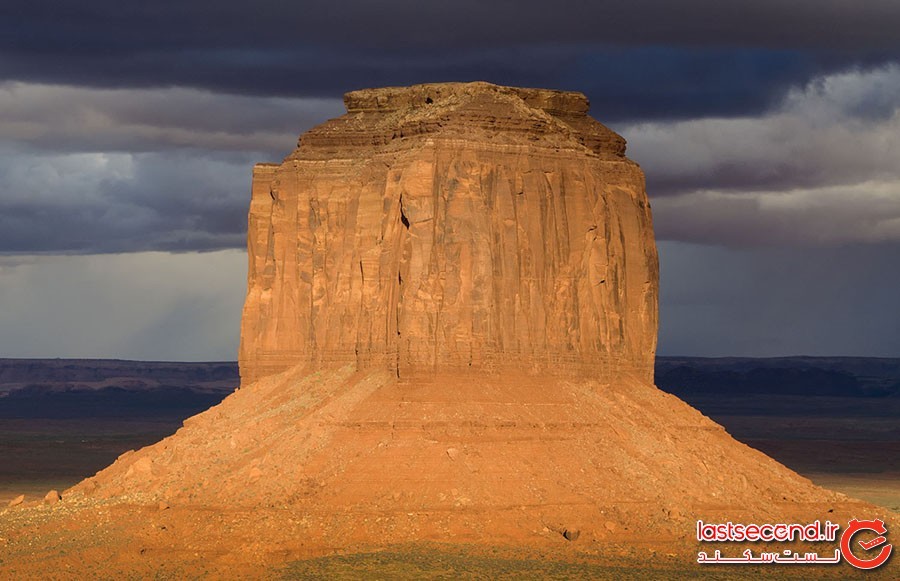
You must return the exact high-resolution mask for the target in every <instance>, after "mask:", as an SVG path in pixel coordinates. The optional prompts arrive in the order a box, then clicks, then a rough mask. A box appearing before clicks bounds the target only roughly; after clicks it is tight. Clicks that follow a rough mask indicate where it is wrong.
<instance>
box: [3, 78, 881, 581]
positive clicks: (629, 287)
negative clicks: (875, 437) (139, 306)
mask: <svg viewBox="0 0 900 581" xmlns="http://www.w3.org/2000/svg"><path fill="white" fill-rule="evenodd" d="M345 100H346V103H347V110H348V111H347V114H346V115H344V116H342V117H340V118H338V119H334V120H331V121H328V122H326V123H324V124H323V125H320V126H319V127H317V128H315V129H313V130H311V131H310V132H308V133H306V134H305V135H303V136H302V137H301V139H300V144H299V146H298V148H297V149H296V150H295V151H294V152H293V153H292V154H291V155H289V156H288V157H287V158H286V159H285V160H284V162H283V163H282V164H280V165H259V166H256V168H255V169H254V174H253V189H252V200H251V208H250V224H249V233H248V246H249V255H250V272H249V286H248V294H247V301H246V306H245V309H244V318H243V323H242V329H241V351H240V366H241V374H242V387H241V388H240V389H239V390H238V391H237V392H235V393H234V394H232V395H231V396H229V397H228V398H226V399H225V400H224V401H223V402H222V403H221V404H219V405H217V406H215V407H213V408H211V409H210V410H208V411H206V412H204V413H202V414H199V415H198V416H195V417H193V418H190V419H189V420H187V421H186V422H185V425H184V427H183V428H181V429H180V430H179V431H178V432H177V433H176V434H174V435H173V436H171V437H169V438H167V439H165V440H163V441H161V442H159V443H158V444H155V445H153V446H150V447H147V448H144V449H142V450H138V451H136V452H128V453H126V454H123V455H122V456H121V457H120V458H119V459H118V460H117V461H116V462H115V463H114V464H113V465H112V466H110V467H109V468H107V469H106V470H103V471H101V472H99V473H98V474H97V475H96V476H94V477H92V478H88V479H86V480H84V481H83V482H81V483H80V484H78V485H77V486H75V487H74V488H72V489H70V490H68V491H66V492H65V493H64V494H63V500H62V501H61V502H60V503H59V504H58V506H61V507H63V508H65V511H60V512H59V513H56V514H57V515H58V516H56V517H54V518H47V519H46V520H43V521H41V523H42V524H40V525H39V528H38V529H35V527H36V526H38V525H35V520H34V519H31V518H30V517H29V515H28V514H25V513H23V514H25V516H23V517H22V518H21V521H15V523H19V524H15V523H14V524H13V525H8V526H6V527H5V528H4V527H0V533H3V536H7V537H10V538H12V537H13V536H15V535H16V534H18V533H17V532H16V531H17V530H25V529H27V530H29V531H31V533H30V534H40V535H44V536H43V537H41V538H47V539H52V542H58V535H59V533H58V531H61V530H64V531H69V532H67V533H66V534H67V535H69V537H72V536H74V535H76V534H82V533H77V531H85V532H84V533H83V534H82V536H81V537H78V538H80V539H82V540H83V542H84V543H86V544H85V547H87V548H84V549H83V551H82V554H81V556H80V557H79V559H81V560H80V561H78V563H80V564H79V565H78V566H79V567H81V568H82V569H84V570H85V571H89V572H90V573H91V574H92V575H93V574H95V573H96V571H98V570H103V571H106V573H109V571H110V570H116V569H115V567H119V569H118V570H117V571H118V572H120V573H122V574H124V573H128V574H129V575H134V574H135V572H136V571H137V572H143V573H145V574H147V575H151V574H157V575H158V574H159V572H160V571H167V572H168V573H169V574H171V576H173V577H185V576H187V575H188V574H191V575H193V574H196V573H197V572H198V571H201V572H202V571H205V572H210V571H213V572H214V574H217V575H219V576H226V577H241V576H242V577H248V578H249V577H259V576H261V575H262V573H261V572H265V571H267V567H272V566H277V565H281V564H283V563H285V562H287V561H290V560H292V559H298V558H302V557H305V556H310V555H318V554H323V553H329V552H331V551H335V550H341V551H353V550H364V549H372V548H381V547H384V546H387V545H391V544H401V543H409V542H414V541H423V540H424V541H437V542H445V543H469V544H470V546H471V545H472V544H473V545H476V546H477V545H480V546H497V545H507V546H510V545H511V546H513V547H516V548H517V550H518V549H527V550H534V551H545V553H544V555H545V556H549V558H551V559H554V558H557V559H564V558H571V557H573V556H575V557H578V556H579V555H580V556H581V557H586V556H587V557H590V556H594V557H596V556H597V555H598V554H599V555H604V556H606V557H604V558H607V559H611V562H614V563H615V564H616V565H619V562H618V561H617V559H618V558H619V556H621V555H627V554H631V555H633V556H634V557H635V559H636V562H637V563H638V564H639V566H640V567H641V568H642V569H643V568H644V567H646V566H647V561H648V560H651V561H652V560H653V558H651V557H650V556H649V555H650V552H649V549H648V547H652V548H653V549H654V550H659V551H662V553H660V554H671V558H675V557H676V556H677V558H678V559H679V560H678V561H677V562H678V563H681V566H687V565H693V564H694V561H695V560H696V547H694V546H692V544H691V535H692V534H693V531H694V527H695V519H696V518H705V519H707V520H710V519H712V520H715V521H716V522H726V521H728V520H734V521H736V522H811V521H812V520H815V519H817V518H818V519H821V518H823V517H824V516H825V515H829V517H830V518H832V520H834V521H837V520H838V519H840V518H843V519H844V521H843V522H846V521H847V520H849V516H852V515H854V514H855V512H854V511H856V510H858V509H859V508H860V506H862V505H860V504H859V503H855V504H854V503H850V502H848V500H847V499H846V497H842V496H841V495H837V494H835V493H832V492H829V491H826V490H823V489H820V488H818V487H816V486H814V485H812V483H811V482H809V481H808V480H806V479H805V478H802V477H800V476H799V475H797V474H795V473H793V472H791V471H790V470H788V469H787V468H785V467H784V466H782V465H780V464H778V463H777V462H775V461H774V460H772V459H770V458H768V457H766V456H764V455H763V454H761V453H759V452H757V451H755V450H752V449H750V448H748V447H747V446H745V445H743V444H741V443H739V442H736V441H735V440H733V439H732V438H731V437H730V436H729V435H728V434H727V433H725V431H724V430H723V429H722V428H721V426H718V425H717V424H715V423H714V422H712V421H711V420H709V419H708V418H706V417H704V416H703V415H701V414H700V413H699V412H697V411H696V410H694V409H692V408H690V407H689V406H688V405H686V404H685V403H683V402H682V401H680V400H678V399H677V398H675V397H674V396H671V395H667V394H665V393H662V392H661V391H659V390H658V389H656V388H655V387H654V386H653V384H652V375H651V374H652V363H653V357H654V349H655V344H656V326H657V257H656V249H655V245H654V241H653V235H652V229H651V221H650V210H649V206H648V203H647V198H646V195H645V192H644V180H643V176H642V173H641V171H640V169H639V168H638V167H637V165H636V164H634V163H633V162H631V161H629V160H628V159H626V158H625V157H624V151H625V142H624V140H623V139H622V138H621V137H619V136H618V135H616V134H615V133H613V132H612V131H610V130H609V129H607V128H606V127H604V126H603V125H601V124H600V123H598V122H596V121H594V120H593V119H591V118H590V117H588V115H587V109H588V103H587V100H586V99H585V98H584V96H583V95H580V94H577V93H562V92H557V91H546V90H532V89H513V88H507V87H498V86H494V85H489V84H486V83H468V84H441V85H421V86H416V87H411V88H407V89H379V90H366V91H357V92H353V93H350V94H348V95H347V96H346V98H345ZM162 507H166V508H165V510H161V508H162ZM848 507H849V508H848ZM11 510H12V509H11ZM15 510H21V509H20V508H17V509H15ZM865 511H866V512H865V515H866V516H867V517H872V516H875V515H882V516H883V512H881V513H879V512H876V511H875V510H874V507H865ZM69 514H72V515H76V516H67V515H69ZM42 518H43V517H42ZM66 519H68V520H66ZM77 519H81V520H77ZM85 523H87V524H85ZM0 524H2V523H0ZM16 526H19V527H20V528H19V529H16ZM35 530H37V531H39V532H38V533H35V532H34V531H35ZM8 531H12V532H8ZM71 531H76V532H71ZM173 531H175V532H174V533H173ZM104 538H111V539H114V540H113V541H111V542H108V543H106V544H104V543H103V542H102V539H104ZM84 539H87V540H84ZM98 539H100V540H98ZM61 546H67V547H68V546H70V545H68V544H67V545H61ZM123 546H128V547H141V549H140V552H138V551H137V549H135V550H134V551H132V552H127V551H123V550H122V547H123ZM30 547H31V545H30V544H29V545H27V546H26V545H25V544H21V545H16V546H15V547H13V549H10V550H12V551H13V553H11V554H14V555H18V556H22V557H21V558H24V559H25V561H24V563H25V564H24V565H21V566H19V565H18V564H17V565H16V567H17V568H14V569H9V568H8V570H7V572H10V571H12V572H15V573H22V572H23V571H24V572H25V573H28V572H35V571H40V570H42V569H41V568H43V567H50V566H54V567H56V570H63V565H65V564H67V563H69V561H66V558H67V557H65V556H63V554H62V553H59V554H55V553H53V554H47V553H41V554H40V560H36V559H34V558H31V557H27V555H31V554H32V553H29V551H31V548H30ZM172 555H177V556H178V557H177V559H174V560H173V559H172ZM667 558H668V557H667ZM29 559H31V560H29ZM671 562H672V561H669V562H668V563H669V564H671ZM98 563H101V564H102V565H97V564H98ZM92 567H93V568H92ZM173 567H176V568H174V569H173ZM268 571H269V573H271V570H268ZM3 572H4V569H3V566H2V563H0V575H2V574H3ZM94 576H96V575H94ZM108 576H115V575H108ZM120 576H121V575H120Z"/></svg>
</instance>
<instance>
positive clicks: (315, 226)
mask: <svg viewBox="0 0 900 581" xmlns="http://www.w3.org/2000/svg"><path fill="white" fill-rule="evenodd" d="M344 101H345V103H346V106H347V114H346V115H344V116H342V117H339V118H337V119H333V120H331V121H328V122H326V123H324V124H322V125H320V126H318V127H316V128H314V129H312V130H311V131H309V132H308V133H306V134H305V135H303V136H302V137H301V139H300V143H299V145H298V147H297V149H296V150H295V151H294V152H293V153H292V154H291V155H290V156H288V157H287V159H285V160H284V162H282V163H281V164H280V165H271V164H262V165H257V166H256V167H255V168H254V172H253V188H252V200H251V205H250V219H249V232H248V248H249V254H250V274H249V291H248V295H247V301H246V306H245V308H244V317H243V324H242V329H241V351H240V365H241V375H242V378H243V379H244V381H245V382H252V381H254V380H256V379H259V378H261V377H264V376H265V375H268V374H271V373H274V372H278V371H283V370H284V369H287V368H289V367H292V366H294V365H297V364H299V363H303V362H309V361H312V362H316V363H333V362H353V363H355V364H357V365H358V366H359V367H360V368H363V367H366V366H368V365H372V364H384V365H388V366H390V367H391V368H393V369H394V370H396V371H397V372H398V373H399V374H400V375H401V376H402V375H403V372H404V371H415V370H422V369H426V370H429V369H430V370H433V369H436V368H439V369H451V368H457V369H458V368H464V369H467V368H477V369H493V370H496V369H498V368H501V367H504V366H513V367H515V368H521V367H522V366H524V367H527V368H530V369H533V370H536V371H537V370H540V371H543V372H551V373H558V372H564V373H565V372H588V373H590V374H591V375H593V376H595V377H606V376H608V375H609V374H610V373H613V372H620V371H628V372H633V373H635V374H636V375H637V376H639V377H641V378H642V379H644V380H646V381H651V380H652V366H653V357H654V352H655V347H656V326H657V288H658V284H657V280H658V277H657V271H658V268H657V257H656V247H655V244H654V241H653V231H652V226H651V220H650V207H649V204H648V202H647V196H646V194H645V192H644V176H643V173H642V172H641V170H640V168H639V167H638V166H637V164H635V163H634V162H632V161H630V160H628V159H627V158H626V157H625V140H624V139H622V138H621V137H620V136H619V135H617V134H615V133H614V132H613V131H611V130H610V129H608V128H606V127H605V126H603V125H602V124H600V123H598V122H597V121H595V120H594V119H592V118H591V117H589V116H588V114H587V111H588V102H587V99H586V98H585V97H584V95H582V94H580V93H565V92H560V91H548V90H537V89H513V88H508V87H498V86H495V85H490V84H487V83H465V84H463V83H448V84H439V85H419V86H415V87H411V88H390V89H375V90H363V91H356V92H353V93H349V94H347V95H346V96H345V98H344Z"/></svg>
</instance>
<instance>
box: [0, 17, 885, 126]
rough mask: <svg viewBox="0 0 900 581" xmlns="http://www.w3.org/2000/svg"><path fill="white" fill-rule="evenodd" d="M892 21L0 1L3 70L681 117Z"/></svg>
mask: <svg viewBox="0 0 900 581" xmlns="http://www.w3.org/2000/svg"><path fill="white" fill-rule="evenodd" d="M898 29H900V5H898V4H897V3H896V2H892V1H870V2H864V3H852V2H845V1H840V0H833V1H829V0H806V1H800V2H790V3H785V2H782V1H780V0H778V1H776V0H765V1H756V2H744V3H734V2H721V1H718V0H687V1H681V2H671V1H668V0H665V1H664V0H653V1H632V2H590V1H586V0H568V1H567V0H561V1H560V2H555V3H553V4H552V6H551V5H550V4H548V3H547V2H544V1H541V2H537V1H530V0H528V1H522V0H518V1H512V0H507V1H496V2H484V1H481V0H479V1H476V0H460V1H457V2H428V1H426V2H421V1H418V2H412V1H386V2H369V1H354V2H334V1H330V2H294V3H285V2H257V3H252V4H248V3H243V2H241V3H238V2H233V1H222V2H152V3H121V2H111V1H108V0H94V1H87V2H80V3H71V2H47V1H37V2H28V3H19V4H15V5H12V4H10V5H8V6H6V7H5V8H4V9H2V12H0V78H2V79H14V80H22V81H31V82H42V83H66V84H76V85H82V86H83V85H90V86H95V87H165V86H174V85H178V86H191V87H199V88H205V89H210V90H215V91H227V92H235V93H244V94H256V95H282V96H310V95H312V96H328V97H334V96H337V95H340V94H341V93H342V92H344V91H346V90H348V89H353V88H360V87H364V86H383V85H392V84H401V85H405V84H412V83H418V82H431V81H443V80H475V79H483V80H489V81H493V82H498V83H503V84H514V85H540V86H553V87H560V88H566V89H577V90H584V91H585V92H587V93H588V95H589V96H590V97H591V98H592V100H593V101H594V103H595V112H596V114H597V115H598V116H599V117H601V118H602V119H604V120H615V119H625V118H631V119H634V118H663V117H668V118H685V117H690V116H694V115H697V114H707V115H708V114H741V113H754V112H759V111H761V110H763V109H764V108H765V107H766V106H767V105H768V104H770V103H771V102H773V100H776V99H777V98H778V97H779V96H781V95H782V94H783V93H784V92H785V91H786V90H787V89H788V88H789V87H790V86H791V84H792V83H793V84H796V83H804V82H806V81H808V80H809V79H811V78H814V77H815V76H817V75H822V74H826V73H828V72H832V71H835V70H840V69H842V68H846V67H848V66H864V67H866V66H877V65H880V64H883V63H885V62H889V61H891V60H895V59H896V58H897V57H898V54H900V36H898V35H897V34H896V30H898Z"/></svg>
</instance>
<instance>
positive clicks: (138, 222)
mask: <svg viewBox="0 0 900 581" xmlns="http://www.w3.org/2000/svg"><path fill="white" fill-rule="evenodd" d="M898 31H900V2H896V1H895V0H866V1H858V0H794V1H785V0H755V1H753V2H737V1H731V2H723V1H721V0H682V1H680V2H672V1H670V0H630V1H628V2H622V1H621V0H619V1H616V2H608V1H605V0H554V1H553V2H548V1H547V0H543V1H541V2H534V1H532V0H502V1H493V2H490V1H484V0H455V1H453V2H431V1H429V0H417V1H412V0H381V1H379V2H371V1H368V0H367V1H361V0H355V1H341V0H329V1H327V2H324V1H313V2H294V3H287V2H271V1H262V2H259V1H257V2H252V3H250V2H246V3H239V2H234V1H233V0H218V1H216V2H208V1H195V2H189V1H187V2H186V1H178V2H172V1H165V0H161V1H156V2H141V3H123V2H119V1H113V0H83V1H81V2H62V1H58V0H56V1H54V0H30V1H29V2H16V3H13V2H7V3H4V4H3V5H0V357H119V358H133V359H186V360H202V359H216V360H230V359H234V358H235V357H236V350H237V344H238V326H239V320H240V308H241V304H242V301H243V293H244V284H245V276H246V265H245V262H246V255H245V253H244V251H243V246H244V239H245V228H246V211H247V204H248V198H249V194H248V192H249V182H250V168H251V166H252V164H253V163H254V162H257V161H278V160H280V159H281V158H283V157H284V156H285V155H286V154H287V153H289V152H290V150H291V149H292V148H293V146H294V144H295V143H296V139H297V136H298V135H299V134H300V133H301V132H302V131H304V130H306V129H308V128H310V127H312V126H313V125H315V124H317V123H320V122H321V121H323V120H325V119H327V118H329V117H334V116H336V115H339V114H341V112H342V110H343V108H342V104H341V100H340V97H341V95H342V94H343V93H344V92H346V91H348V90H352V89H358V88H363V87H369V86H381V85H402V84H411V83H419V82H434V81H447V80H459V81H466V80H486V81H491V82H495V83H501V84H513V85H522V86H543V87H553V88H560V89H570V90H579V91H583V92H585V93H586V94H587V95H588V97H589V98H590V100H591V103H592V114H593V115H594V116H595V117H596V118H598V119H599V120H601V121H603V122H604V123H606V124H607V125H609V126H611V127H612V128H613V129H615V130H617V131H618V132H620V133H621V134H623V135H624V136H625V137H626V138H627V139H628V142H629V155H630V156H631V157H632V158H633V159H635V160H636V161H638V162H639V163H640V164H641V165H642V166H643V168H644V170H645V171H646V173H647V180H648V189H649V193H650V196H651V201H652V205H653V210H654V218H655V225H656V233H657V238H658V241H659V246H660V253H661V261H662V265H661V271H662V272H661V277H662V300H661V318H662V322H661V328H660V349H659V351H660V353H661V354H668V355H708V356H717V355H746V356H770V355H797V354H809V355H871V356H898V355H900V306H898V298H897V297H898V295H900V268H898V266H900V33H898Z"/></svg>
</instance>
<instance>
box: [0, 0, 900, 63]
mask: <svg viewBox="0 0 900 581" xmlns="http://www.w3.org/2000/svg"><path fill="white" fill-rule="evenodd" d="M0 16H2V17H3V22H4V23H5V25H4V27H3V28H2V29H0V30H2V32H3V35H2V37H3V38H4V39H6V40H5V41H4V45H5V46H6V47H9V48H13V49H16V50H19V51H21V52H35V53H37V52H52V51H62V50H69V51H78V52H83V53H98V52H109V51H111V50H114V51H124V50H134V51H152V50H161V49H162V50H170V49H177V50H185V49H203V48H215V49H219V48H245V47H247V46H248V45H252V46H259V47H266V48H279V47H284V46H290V45H293V44H294V43H296V42H297V41H298V40H300V39H302V40H303V41H304V42H310V43H314V44H319V45H326V46H328V45H339V46H348V45H352V46H360V47H366V48H410V47H433V46H443V47H447V46H451V47H452V46H465V45H469V46H479V47H484V46H498V45H501V46H504V45H512V44H518V43H535V42H551V43H578V42H594V43H596V42H605V43H615V44H683V45H692V46H705V45H709V44H729V45H743V46H754V45H756V46H758V45H765V46H789V47H798V46H799V47H815V48H832V47H839V48H854V49H856V48H866V49H894V48H897V47H898V45H900V40H898V38H897V35H896V31H897V29H898V24H900V7H898V5H897V3H896V2H894V1H893V0H867V1H865V2H848V1H846V0H793V1H791V2H784V1H783V0H753V1H742V2H739V1H734V2H721V1H718V0H681V1H679V2H670V1H668V0H631V1H629V2H621V1H609V0H606V1H603V0H594V1H587V0H557V1H556V2H553V3H552V4H550V3H547V2H546V1H543V0H540V1H538V0H494V1H484V0H456V1H455V2H433V1H427V0H426V1H422V0H382V1H380V2H371V1H368V0H353V1H341V0H307V1H304V2H282V1H275V0H268V1H266V0H263V1H258V2H253V3H248V2H236V1H234V0H216V1H214V2H213V1H210V0H206V1H193V2H182V1H172V0H169V1H157V2H142V3H128V2H126V3H123V2H119V1H117V0H92V1H89V2H79V3H72V2H65V1H62V0H32V1H30V2H22V3H15V4H11V3H10V4H7V5H6V7H5V8H4V9H3V10H2V11H0Z"/></svg>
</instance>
